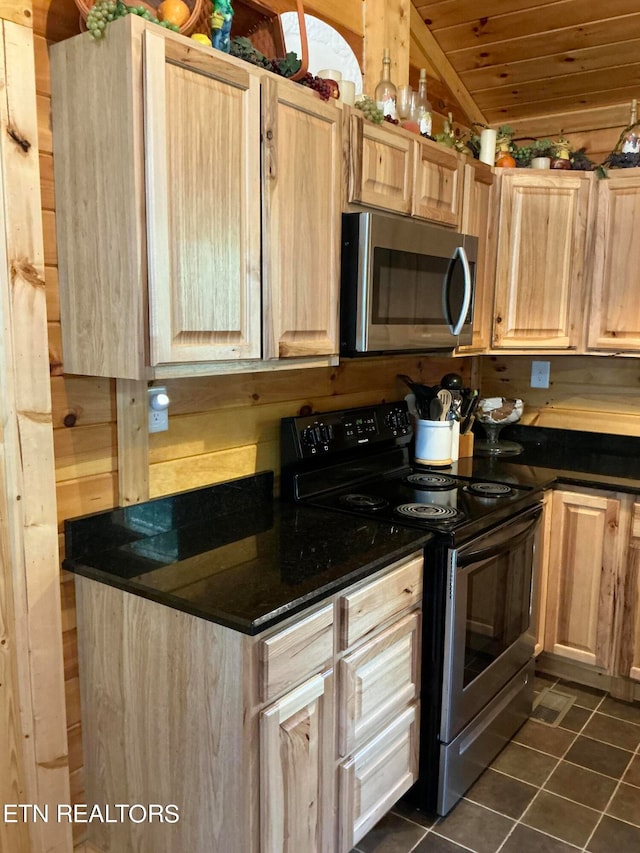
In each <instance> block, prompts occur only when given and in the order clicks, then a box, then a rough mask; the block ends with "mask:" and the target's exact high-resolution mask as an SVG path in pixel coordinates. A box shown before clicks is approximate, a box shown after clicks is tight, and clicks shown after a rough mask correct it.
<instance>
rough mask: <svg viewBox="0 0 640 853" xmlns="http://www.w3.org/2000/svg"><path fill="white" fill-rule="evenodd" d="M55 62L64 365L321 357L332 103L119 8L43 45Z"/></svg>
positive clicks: (331, 264) (182, 368) (116, 371)
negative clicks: (97, 26) (96, 35)
mask: <svg viewBox="0 0 640 853" xmlns="http://www.w3.org/2000/svg"><path fill="white" fill-rule="evenodd" d="M51 61H52V75H51V76H52V87H53V90H52V107H53V134H54V164H55V178H56V221H57V226H58V249H59V265H60V300H61V324H62V334H63V352H64V366H65V371H66V372H69V373H85V374H91V375H97V376H115V377H119V378H129V379H152V378H160V377H169V376H188V375H192V374H195V373H200V374H201V373H216V372H226V371H229V370H232V371H233V370H236V371H237V370H260V369H273V367H278V366H290V365H292V362H291V360H290V359H294V362H293V364H295V363H302V364H319V363H325V364H327V363H329V362H330V361H331V359H332V357H333V356H334V355H335V353H337V351H338V341H337V311H338V287H339V271H338V267H339V244H338V240H337V236H336V229H337V228H338V227H339V218H340V199H339V193H338V189H337V187H338V174H339V166H340V133H339V129H340V121H339V115H340V112H339V110H338V109H337V108H336V107H334V106H329V105H328V104H324V103H321V102H320V101H319V99H318V98H317V97H316V96H315V95H314V94H313V93H311V92H308V91H306V90H304V89H303V88H302V87H300V86H297V85H296V84H294V83H291V82H290V81H285V80H281V81H278V82H276V83H275V84H274V83H273V82H272V81H271V80H270V79H269V77H270V75H267V74H265V73H264V72H262V71H261V70H258V69H254V68H252V67H251V66H249V65H247V64H245V63H243V62H241V61H239V60H236V59H233V58H230V57H227V56H226V55H224V54H221V53H219V52H215V51H212V50H211V49H207V48H205V47H202V46H200V45H197V44H196V43H194V42H191V41H188V40H186V39H184V38H183V37H181V36H176V35H174V34H171V33H168V32H167V31H165V30H164V29H162V28H160V27H158V26H157V25H154V24H148V23H146V22H144V21H142V20H141V19H139V18H137V17H136V16H133V15H130V16H127V17H126V18H125V19H123V20H121V21H116V22H114V23H112V24H110V26H109V32H108V34H107V37H106V38H105V39H104V40H103V41H101V42H98V43H97V42H95V41H94V40H93V39H91V38H90V37H89V36H87V35H85V36H78V37H76V38H73V39H70V40H68V41H64V42H61V43H59V44H57V45H55V46H54V47H53V48H52V50H51ZM262 81H266V83H265V92H266V93H267V94H266V97H265V94H264V93H263V92H262ZM261 110H262V112H261ZM265 116H266V117H267V120H268V122H269V126H268V128H266V132H265V128H262V127H261V120H263V119H264V118H265ZM316 134H317V138H316ZM261 135H262V136H264V145H263V142H262V140H261ZM294 147H295V149H296V150H295V156H294ZM309 157H311V164H312V166H309V159H308V158H309ZM262 158H264V160H265V162H264V163H262V162H261V161H262ZM311 169H313V170H317V174H314V177H313V192H314V195H313V196H312V198H311V199H308V198H306V197H305V198H302V199H300V198H299V196H300V195H302V194H301V187H302V188H304V187H305V181H306V180H308V179H307V177H306V176H307V173H308V171H309V170H311ZM294 186H295V187H297V192H294V191H293V189H292V188H293V187H294ZM285 196H286V198H285ZM311 204H313V205H314V206H315V207H314V211H315V218H314V224H315V228H316V232H317V236H315V237H314V239H317V240H318V242H320V239H322V264H320V263H318V257H319V252H320V249H319V248H318V247H317V245H316V246H315V247H314V245H311V246H310V245H309V244H310V243H311V242H312V241H311V240H310V239H307V238H308V235H310V228H311V221H312V212H311V211H310V209H309V208H310V205H311ZM276 242H277V243H278V245H275V244H276ZM298 356H304V357H305V358H301V359H300V360H299V361H298V362H295V358H296V357H298ZM309 356H311V357H313V358H309ZM316 356H319V358H316Z"/></svg>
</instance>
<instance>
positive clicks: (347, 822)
mask: <svg viewBox="0 0 640 853" xmlns="http://www.w3.org/2000/svg"><path fill="white" fill-rule="evenodd" d="M418 748H419V736H418V708H417V705H412V706H411V707H409V708H407V709H406V710H405V711H404V712H403V713H402V714H401V715H400V716H399V717H398V718H397V719H396V720H395V721H394V722H393V723H392V724H391V725H390V726H388V727H387V728H386V729H383V730H382V731H381V732H380V734H379V735H378V736H377V737H376V738H374V739H373V740H372V741H370V742H369V743H368V744H367V745H366V746H365V747H364V748H363V749H361V750H360V751H359V752H357V753H356V754H355V755H354V756H353V758H351V759H349V761H345V762H344V763H343V764H341V765H340V767H339V770H338V776H339V786H340V808H339V815H340V817H339V850H340V853H347V851H349V850H351V849H352V847H353V846H354V845H355V844H357V843H358V841H359V840H360V839H361V838H362V837H363V836H364V835H366V834H367V832H368V831H369V830H370V829H371V828H372V827H373V826H374V825H375V824H376V823H377V822H378V821H379V820H380V818H381V817H382V816H383V815H384V814H386V812H388V811H389V809H390V808H391V806H393V804H394V803H395V802H397V801H398V799H399V798H400V797H401V796H402V795H403V794H404V793H405V792H406V791H408V789H409V788H410V787H411V785H413V783H414V782H415V781H416V779H417V778H418Z"/></svg>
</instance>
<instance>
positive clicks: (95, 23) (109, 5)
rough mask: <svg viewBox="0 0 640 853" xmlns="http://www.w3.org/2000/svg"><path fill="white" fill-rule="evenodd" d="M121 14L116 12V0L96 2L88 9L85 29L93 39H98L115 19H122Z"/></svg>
mask: <svg viewBox="0 0 640 853" xmlns="http://www.w3.org/2000/svg"><path fill="white" fill-rule="evenodd" d="M122 14H123V13H119V12H118V4H117V3H116V0H98V2H97V3H94V4H93V6H92V7H91V8H90V9H89V14H88V15H87V29H88V30H89V32H90V33H91V35H92V36H93V37H94V39H100V38H102V36H103V35H104V31H105V29H106V27H107V24H108V23H109V22H110V21H113V20H115V19H116V18H120V17H122Z"/></svg>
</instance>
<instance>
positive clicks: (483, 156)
mask: <svg viewBox="0 0 640 853" xmlns="http://www.w3.org/2000/svg"><path fill="white" fill-rule="evenodd" d="M480 160H481V161H482V162H483V163H488V164H489V166H495V162H496V131H495V130H492V129H491V128H490V127H485V129H484V130H483V131H482V133H481V134H480Z"/></svg>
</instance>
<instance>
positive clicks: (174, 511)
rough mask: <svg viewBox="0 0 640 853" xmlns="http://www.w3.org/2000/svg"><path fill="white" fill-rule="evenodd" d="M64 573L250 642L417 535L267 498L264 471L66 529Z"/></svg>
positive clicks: (419, 537)
mask: <svg viewBox="0 0 640 853" xmlns="http://www.w3.org/2000/svg"><path fill="white" fill-rule="evenodd" d="M65 537H66V555H67V556H66V559H65V561H64V563H63V567H64V568H65V569H67V570H68V571H71V572H75V573H77V574H80V575H84V576H85V577H88V578H92V579H94V580H98V581H101V582H103V583H107V584H109V585H111V586H114V587H117V588H119V589H122V590H125V591H127V592H131V593H134V594H136V595H141V596H143V597H145V598H149V599H152V600H153V601H157V602H160V603H162V604H166V605H168V606H169V607H173V608H176V609H178V610H183V611H185V612H187V613H192V614H194V615H195V616H200V617H202V618H204V619H208V620H210V621H213V622H217V623H219V624H221V625H225V626H227V627H229V628H233V629H235V630H238V631H241V632H243V633H245V634H257V633H259V632H260V631H263V630H265V629H266V628H269V627H271V626H272V625H275V624H276V623H278V622H279V621H281V620H283V619H285V618H286V617H287V616H291V615H293V614H295V613H297V612H299V611H301V610H303V609H305V608H306V607H309V606H310V605H312V604H314V603H316V602H319V601H321V600H322V599H323V598H326V597H327V596H329V595H331V594H332V593H334V592H336V591H338V590H340V589H342V588H344V587H346V586H348V585H350V584H352V583H354V582H355V581H358V580H360V579H361V578H364V577H367V576H368V575H370V574H372V573H373V572H375V571H377V570H378V569H381V568H384V567H385V566H386V565H389V564H391V563H393V562H394V561H395V560H399V559H401V558H402V557H405V556H408V555H409V554H411V553H412V552H414V551H417V550H419V549H421V548H422V547H423V546H424V544H425V543H426V542H427V541H428V540H429V539H430V538H431V536H430V534H425V533H424V532H422V531H420V530H413V529H410V528H402V527H397V526H395V525H390V524H383V523H379V522H376V521H369V520H365V519H362V518H360V517H357V516H349V515H343V514H341V513H333V512H325V511H323V510H319V509H313V508H310V507H303V506H297V505H292V504H285V503H280V502H279V501H274V500H273V474H272V472H265V473H262V474H257V475H256V476H254V477H245V478H242V479H240V480H233V481H231V482H228V483H221V484H219V485H215V486H210V487H207V488H203V489H196V490H193V491H190V492H184V493H181V494H177V495H173V496H170V497H166V498H160V499H157V500H152V501H147V502H145V503H143V504H137V505H135V506H131V507H125V508H120V509H115V510H112V511H108V512H103V513H97V514H94V515H90V516H84V517H82V518H79V519H70V520H67V521H66V522H65Z"/></svg>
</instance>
